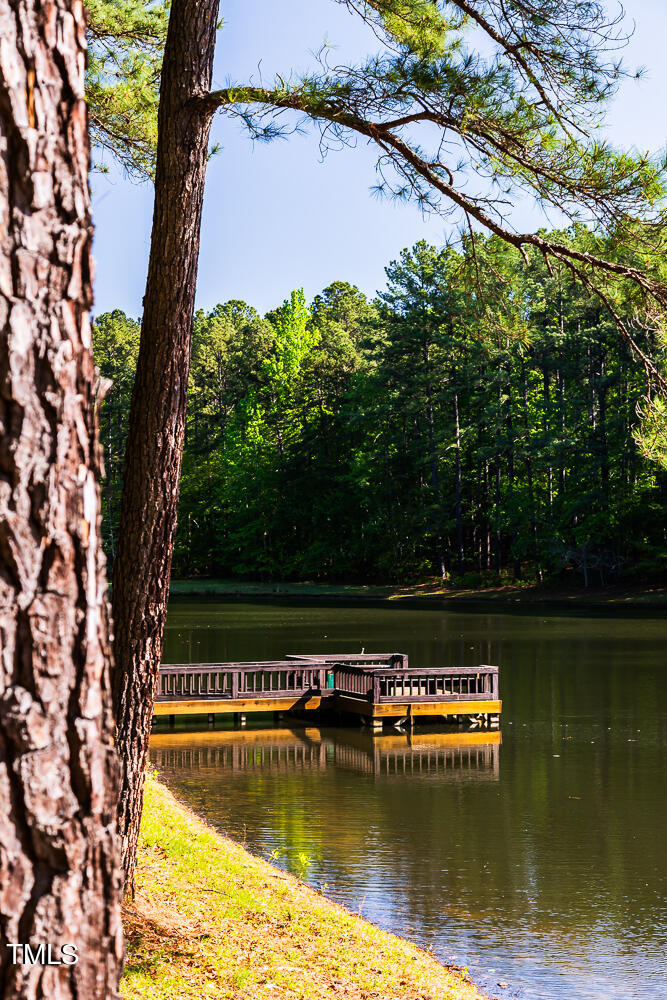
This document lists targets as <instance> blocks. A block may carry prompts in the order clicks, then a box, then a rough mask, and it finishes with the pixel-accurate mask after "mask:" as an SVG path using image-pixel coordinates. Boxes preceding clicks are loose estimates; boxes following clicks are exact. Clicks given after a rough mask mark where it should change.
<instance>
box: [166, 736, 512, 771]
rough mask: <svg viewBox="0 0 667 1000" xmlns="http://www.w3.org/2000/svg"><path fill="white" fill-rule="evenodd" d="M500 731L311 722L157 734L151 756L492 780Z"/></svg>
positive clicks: (208, 766) (176, 765) (224, 765)
mask: <svg viewBox="0 0 667 1000" xmlns="http://www.w3.org/2000/svg"><path fill="white" fill-rule="evenodd" d="M501 742H502V738H501V735H500V733H492V732H483V733H436V732H431V733H428V734H421V733H420V734H416V735H412V734H396V735H394V734H388V735H382V736H372V735H371V734H369V733H364V732H355V731H354V730H338V731H336V732H335V733H331V732H329V733H327V731H326V730H325V731H322V730H320V729H316V728H309V729H304V730H301V731H299V730H290V729H274V730H259V731H254V732H252V731H251V732H248V733H238V732H235V733H216V732H211V733H168V734H163V733H156V734H154V735H153V737H152V739H151V762H152V763H153V764H154V765H155V766H156V767H158V768H159V770H160V771H161V772H162V773H163V774H164V775H169V774H174V775H182V774H183V773H184V772H188V774H190V775H192V776H194V775H195V774H196V772H198V771H207V770H221V771H223V772H225V773H226V774H228V775H230V776H232V777H233V776H234V775H243V776H245V775H247V774H248V773H252V772H258V771H259V772H262V773H274V772H277V773H282V774H295V773H303V772H304V771H324V770H326V769H327V768H342V769H344V770H348V771H352V772H355V773H357V774H363V775H372V776H373V777H374V778H391V777H398V776H401V775H408V774H409V775H410V777H411V778H412V779H413V780H414V779H418V778H423V779H429V778H433V779H436V780H437V779H441V778H445V779H447V780H448V781H464V782H466V781H497V780H498V776H499V768H500V744H501Z"/></svg>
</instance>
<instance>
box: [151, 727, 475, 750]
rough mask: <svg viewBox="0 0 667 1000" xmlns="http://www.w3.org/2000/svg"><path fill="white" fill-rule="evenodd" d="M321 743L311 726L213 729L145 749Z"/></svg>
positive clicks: (158, 737) (161, 737)
mask: <svg viewBox="0 0 667 1000" xmlns="http://www.w3.org/2000/svg"><path fill="white" fill-rule="evenodd" d="M475 735H476V736H477V735H479V734H477V733H475ZM321 739H322V735H321V733H320V730H319V729H317V728H315V727H314V726H307V727H306V728H305V729H216V730H214V731H211V730H206V732H191V733H187V732H186V733H184V732H179V733H173V732H169V730H162V731H161V732H155V733H151V735H150V740H149V745H150V746H151V747H154V748H155V749H156V750H157V749H169V748H170V747H179V746H186V747H189V746H238V745H245V744H256V743H259V744H266V745H269V746H282V745H283V744H285V743H286V744H288V745H291V744H298V745H299V746H312V745H313V744H316V745H319V744H320V742H321Z"/></svg>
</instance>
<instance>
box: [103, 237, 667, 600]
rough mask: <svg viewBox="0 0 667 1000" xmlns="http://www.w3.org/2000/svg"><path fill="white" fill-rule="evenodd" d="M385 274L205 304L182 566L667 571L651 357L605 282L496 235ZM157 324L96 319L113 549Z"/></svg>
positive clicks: (398, 575)
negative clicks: (140, 386) (310, 296)
mask: <svg viewBox="0 0 667 1000" xmlns="http://www.w3.org/2000/svg"><path fill="white" fill-rule="evenodd" d="M551 235H552V236H554V237H557V238H560V239H563V240H569V241H571V242H572V241H573V242H575V243H576V244H578V245H580V246H581V247H582V248H584V247H585V246H586V245H587V241H588V240H589V234H588V233H587V231H586V230H585V229H583V228H579V229H576V230H571V231H569V232H568V233H556V234H551ZM386 273H387V285H386V289H385V290H384V291H383V292H381V293H379V294H378V296H377V297H376V299H375V300H373V301H368V299H367V298H366V297H365V296H364V295H363V294H362V293H361V292H360V291H359V290H358V289H357V288H355V287H354V286H352V285H350V284H347V283H345V282H340V281H339V282H334V283H333V284H331V285H330V286H329V287H328V288H326V289H325V290H324V291H323V292H322V293H321V294H320V295H318V296H316V297H315V299H314V300H313V301H312V302H311V303H308V302H306V300H305V297H304V295H303V293H302V292H301V291H294V292H292V294H291V296H290V297H289V299H288V300H287V301H286V302H285V303H284V304H283V305H282V306H281V307H279V308H277V309H275V310H274V311H272V312H269V313H268V314H267V315H266V316H264V317H262V316H260V315H259V314H258V313H257V311H256V310H255V309H254V308H253V307H252V306H251V305H248V304H246V303H244V302H240V301H235V300H232V301H229V302H226V303H225V304H223V305H218V306H216V308H215V309H213V310H212V311H211V312H208V313H206V312H204V311H201V310H200V311H199V312H197V313H196V315H195V320H194V331H193V352H192V364H191V369H190V376H189V398H188V416H187V430H186V443H185V451H184V458H183V472H182V484H181V497H180V506H179V525H178V534H177V540H176V548H175V552H174V573H175V575H177V576H178V575H180V576H213V577H225V578H229V577H237V578H252V579H257V578H260V579H320V580H324V579H328V580H341V581H342V580H347V581H384V580H387V581H392V582H403V581H412V580H416V579H421V578H427V577H432V576H434V575H437V576H443V577H446V578H448V579H452V580H455V581H460V582H463V583H465V584H467V585H471V586H476V585H482V584H483V583H497V582H500V581H501V580H504V579H521V580H537V581H544V580H548V579H555V578H559V579H561V580H565V579H573V577H576V579H577V581H581V582H583V583H584V584H586V585H589V584H595V585H597V584H606V583H610V582H615V581H618V580H619V579H623V578H626V579H628V578H635V579H636V578H649V577H655V576H659V575H660V574H661V572H664V569H665V564H666V561H667V560H666V552H667V544H666V537H665V533H666V527H665V524H666V518H665V514H666V507H667V473H666V472H665V470H664V469H661V468H660V467H659V466H657V465H656V464H654V463H652V462H650V461H648V460H647V459H645V458H644V457H642V455H641V453H640V451H639V449H638V447H637V445H636V443H635V441H634V439H633V428H634V427H635V426H636V424H637V419H638V418H637V406H638V405H641V400H642V398H643V395H644V393H645V391H646V386H645V379H644V373H643V371H642V368H641V366H640V365H639V364H638V363H637V361H636V359H634V358H633V357H632V356H631V352H630V349H629V348H627V347H626V346H625V344H624V343H623V342H622V341H620V339H619V336H618V330H617V327H616V325H615V323H614V321H613V320H612V318H611V317H610V316H609V313H608V312H607V311H606V310H605V309H604V307H603V305H602V304H601V303H600V302H599V300H597V299H596V298H594V297H591V296H590V294H588V292H587V291H586V290H585V289H584V288H582V286H581V284H580V283H578V282H576V281H573V279H572V276H571V274H570V272H569V270H568V268H567V267H566V266H565V265H563V264H558V263H551V264H550V265H547V264H546V263H545V261H544V259H543V257H542V255H541V254H539V252H537V251H529V252H528V259H527V261H526V260H524V259H523V257H522V256H521V255H520V254H519V253H518V252H517V251H515V250H514V249H513V248H510V247H507V246H506V245H505V244H503V243H501V242H500V241H499V240H498V239H497V238H495V237H486V238H484V237H479V236H475V237H474V239H473V238H472V237H469V238H467V239H466V240H464V241H463V243H462V244H461V246H460V247H458V248H456V249H455V248H453V247H445V248H436V247H432V246H428V245H427V244H426V243H424V242H420V243H418V244H416V245H415V246H414V247H413V248H412V249H410V250H405V251H403V253H402V254H401V256H400V259H399V260H397V261H394V262H392V263H391V264H390V265H389V266H388V267H387V269H386ZM622 296H623V292H622V291H621V292H619V297H620V298H619V302H617V303H616V305H617V307H618V308H619V309H622V310H623V312H624V315H625V316H626V318H627V320H628V322H631V321H632V300H631V296H630V293H627V299H626V300H624V299H623V298H622ZM139 332H140V326H139V323H138V322H136V321H134V320H132V319H129V318H128V317H127V316H125V315H124V314H123V313H122V312H121V311H119V310H114V311H113V312H110V313H105V314H104V315H102V316H100V317H99V318H98V319H97V322H96V324H95V334H94V342H95V353H96V361H97V364H98V365H99V367H100V369H101V373H102V375H103V376H105V377H108V378H110V379H112V380H113V383H114V384H113V388H112V390H111V391H110V392H109V394H108V396H107V398H106V399H105V401H104V403H103V407H102V439H103V443H104V449H105V457H106V471H107V478H106V484H105V488H104V528H105V543H106V546H107V550H108V554H109V556H110V557H111V558H113V553H114V547H115V543H116V537H117V532H118V522H119V509H120V493H121V487H122V456H123V453H124V443H125V437H126V434H127V418H128V413H129V404H130V398H131V392H132V383H133V374H134V367H135V364H136V357H137V351H138V344H139ZM636 336H638V337H639V338H640V342H643V341H642V340H641V338H644V340H648V339H649V338H650V337H651V334H650V333H641V332H639V333H638V332H636ZM646 346H648V347H650V349H651V351H652V352H653V353H654V354H655V352H656V350H657V349H658V348H657V345H656V344H655V343H651V344H647V345H646Z"/></svg>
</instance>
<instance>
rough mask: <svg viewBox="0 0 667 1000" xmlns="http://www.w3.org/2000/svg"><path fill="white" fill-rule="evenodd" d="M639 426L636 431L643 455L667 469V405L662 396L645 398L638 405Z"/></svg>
mask: <svg viewBox="0 0 667 1000" xmlns="http://www.w3.org/2000/svg"><path fill="white" fill-rule="evenodd" d="M638 415H639V417H640V420H641V422H640V424H639V427H638V428H637V429H636V430H635V432H634V438H635V441H636V442H637V445H638V447H639V450H640V451H641V453H642V455H645V456H646V458H648V459H650V461H652V462H658V463H659V464H660V465H662V466H663V468H665V469H667V405H666V404H665V401H664V399H663V398H662V397H660V396H654V397H653V398H645V399H644V400H642V401H641V402H640V403H639V405H638Z"/></svg>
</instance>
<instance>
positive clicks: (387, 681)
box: [334, 663, 499, 705]
mask: <svg viewBox="0 0 667 1000" xmlns="http://www.w3.org/2000/svg"><path fill="white" fill-rule="evenodd" d="M334 669H335V682H334V686H335V689H336V691H338V692H339V693H340V694H345V695H348V696H351V697H356V698H366V699H367V700H368V701H370V702H372V703H373V704H376V705H378V704H391V703H392V702H394V703H398V702H404V701H406V699H407V700H409V701H410V702H411V703H417V702H429V701H434V700H437V701H497V700H498V697H499V684H498V667H491V666H479V667H425V668H420V669H408V670H395V669H394V670H387V668H386V667H380V666H376V667H366V666H364V667H362V666H356V665H353V664H347V663H345V664H343V663H341V664H336V666H335V668H334Z"/></svg>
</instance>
